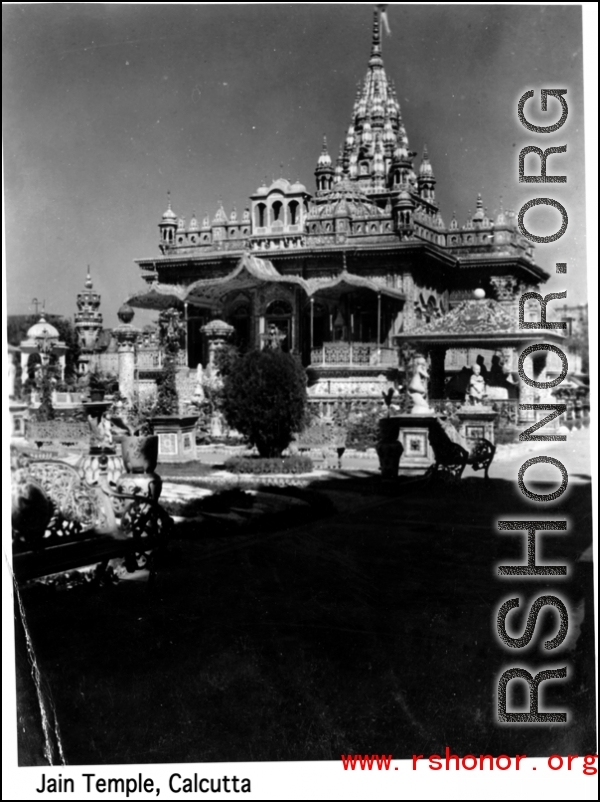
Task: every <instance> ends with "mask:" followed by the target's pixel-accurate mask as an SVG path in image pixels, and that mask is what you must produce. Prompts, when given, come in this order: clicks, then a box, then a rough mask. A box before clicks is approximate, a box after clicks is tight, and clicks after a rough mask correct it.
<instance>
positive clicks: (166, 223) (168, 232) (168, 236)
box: [158, 192, 177, 253]
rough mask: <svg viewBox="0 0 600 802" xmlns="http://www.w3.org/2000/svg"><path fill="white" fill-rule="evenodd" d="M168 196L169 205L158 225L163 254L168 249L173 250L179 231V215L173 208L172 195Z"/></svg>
mask: <svg viewBox="0 0 600 802" xmlns="http://www.w3.org/2000/svg"><path fill="white" fill-rule="evenodd" d="M167 195H168V198H169V204H168V206H167V208H166V210H165V212H164V214H163V216H162V219H161V221H160V223H159V224H158V230H159V231H160V243H159V247H160V249H161V251H162V252H163V253H164V252H165V250H166V249H167V248H171V247H173V245H174V244H175V232H176V231H177V215H176V214H175V212H174V211H173V209H172V208H171V193H170V192H168V193H167Z"/></svg>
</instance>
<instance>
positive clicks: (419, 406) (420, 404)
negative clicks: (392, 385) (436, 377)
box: [408, 356, 433, 415]
mask: <svg viewBox="0 0 600 802" xmlns="http://www.w3.org/2000/svg"><path fill="white" fill-rule="evenodd" d="M428 386H429V366H428V364H427V360H426V359H425V357H424V356H417V357H415V359H414V360H413V363H412V377H411V380H410V382H409V385H408V394H409V395H410V397H411V399H412V402H413V408H412V409H411V411H410V412H411V415H431V414H433V410H432V409H431V408H430V406H429V403H428V398H427V395H428Z"/></svg>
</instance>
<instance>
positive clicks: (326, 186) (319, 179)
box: [315, 137, 334, 194]
mask: <svg viewBox="0 0 600 802" xmlns="http://www.w3.org/2000/svg"><path fill="white" fill-rule="evenodd" d="M333 176H334V169H333V165H332V163H331V156H330V155H329V151H328V150H327V138H326V137H323V147H322V148H321V154H320V156H319V159H318V161H317V168H316V170H315V179H316V183H317V194H320V193H325V192H330V191H331V188H332V187H333Z"/></svg>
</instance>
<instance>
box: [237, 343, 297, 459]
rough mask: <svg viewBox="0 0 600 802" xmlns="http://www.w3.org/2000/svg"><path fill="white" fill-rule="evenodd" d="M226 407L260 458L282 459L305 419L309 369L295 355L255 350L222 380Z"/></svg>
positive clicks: (238, 429) (243, 358)
mask: <svg viewBox="0 0 600 802" xmlns="http://www.w3.org/2000/svg"><path fill="white" fill-rule="evenodd" d="M221 403H222V411H223V414H224V415H225V419H226V421H227V423H228V424H229V426H231V427H232V428H233V429H236V430H237V431H238V432H240V433H241V434H243V435H245V436H246V437H247V438H248V440H249V441H250V443H251V444H252V445H254V446H256V448H257V449H258V452H259V454H260V456H261V457H279V456H281V452H282V451H283V450H284V449H285V448H286V447H287V446H288V445H289V444H290V442H291V440H292V436H293V433H294V432H298V431H300V430H301V429H302V428H303V426H304V423H305V421H306V407H307V397H306V373H305V372H304V369H303V367H302V365H301V364H300V363H299V362H298V361H297V359H296V358H295V357H293V356H292V355H291V354H286V353H284V352H283V351H279V350H265V351H250V352H249V353H247V354H245V355H244V356H243V357H240V358H239V360H236V365H235V370H232V371H231V372H230V373H229V374H228V375H227V376H225V377H224V381H223V393H222V402H221Z"/></svg>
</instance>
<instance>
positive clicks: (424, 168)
mask: <svg viewBox="0 0 600 802" xmlns="http://www.w3.org/2000/svg"><path fill="white" fill-rule="evenodd" d="M417 187H418V191H419V195H420V196H421V197H422V198H423V200H426V201H428V202H429V203H432V204H435V176H434V175H433V167H432V166H431V162H430V161H429V153H428V152H427V145H425V147H424V148H423V158H422V159H421V165H420V167H419V176H418V178H417Z"/></svg>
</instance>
